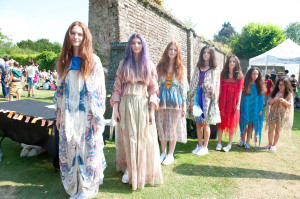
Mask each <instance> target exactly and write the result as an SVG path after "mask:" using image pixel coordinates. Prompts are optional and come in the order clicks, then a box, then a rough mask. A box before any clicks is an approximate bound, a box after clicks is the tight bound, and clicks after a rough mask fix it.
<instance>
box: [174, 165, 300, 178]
mask: <svg viewBox="0 0 300 199" xmlns="http://www.w3.org/2000/svg"><path fill="white" fill-rule="evenodd" d="M173 170H174V171H175V172H176V173H178V174H181V175H188V176H207V177H227V178H260V179H262V178H263V179H276V180H300V176H299V175H294V174H288V173H282V172H275V171H266V170H259V169H245V168H237V167H222V166H210V165H193V164H181V165H178V166H176V167H175V168H174V169H173Z"/></svg>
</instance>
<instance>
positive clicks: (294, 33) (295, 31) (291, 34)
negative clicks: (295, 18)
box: [285, 22, 300, 45]
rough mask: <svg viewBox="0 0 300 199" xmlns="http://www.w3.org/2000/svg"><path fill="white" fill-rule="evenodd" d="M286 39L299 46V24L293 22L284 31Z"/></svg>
mask: <svg viewBox="0 0 300 199" xmlns="http://www.w3.org/2000/svg"><path fill="white" fill-rule="evenodd" d="M285 34H286V35H287V37H288V38H290V39H291V40H293V41H294V42H296V43H298V44H299V45H300V22H293V23H290V24H289V25H288V27H287V28H286V30H285Z"/></svg>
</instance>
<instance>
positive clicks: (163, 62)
mask: <svg viewBox="0 0 300 199" xmlns="http://www.w3.org/2000/svg"><path fill="white" fill-rule="evenodd" d="M172 45H174V46H175V47H176V50H177V55H176V58H175V76H176V78H177V79H182V77H183V64H182V58H181V50H180V47H179V45H178V43H177V42H175V41H172V42H170V43H169V44H168V45H167V47H166V49H165V51H164V53H163V55H162V57H161V59H160V61H159V63H158V65H157V74H158V75H159V76H162V75H166V74H167V67H168V66H169V63H170V58H169V55H168V51H169V49H170V47H171V46H172Z"/></svg>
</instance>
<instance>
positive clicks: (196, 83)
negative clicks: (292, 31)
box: [1, 22, 298, 199]
mask: <svg viewBox="0 0 300 199" xmlns="http://www.w3.org/2000/svg"><path fill="white" fill-rule="evenodd" d="M16 65H17V64H16ZM16 67H17V66H16ZM57 69H58V72H57V73H56V71H54V72H53V73H52V76H53V78H54V77H57V76H58V87H57V90H56V92H55V94H54V104H55V105H56V127H57V129H58V131H59V160H60V161H59V164H60V173H61V179H62V183H63V186H64V188H65V190H66V192H67V193H68V194H69V195H70V196H71V197H70V198H79V199H81V198H92V197H94V196H95V195H97V193H98V188H99V185H101V184H102V183H103V178H104V170H105V168H106V166H107V165H106V160H105V157H104V153H103V148H104V141H103V137H102V133H103V131H104V126H105V120H104V117H103V114H104V112H105V101H106V89H105V78H104V72H103V67H102V64H101V61H100V59H99V57H98V56H96V55H95V54H93V48H92V36H91V33H90V31H89V29H88V27H87V26H86V25H85V24H83V23H81V22H74V23H72V24H71V25H70V26H69V28H68V30H67V32H66V34H65V39H64V43H63V47H62V52H61V54H60V56H59V59H58V62H57ZM26 74H27V75H26V77H27V82H29V84H28V87H30V88H31V87H32V85H31V84H34V78H35V74H37V68H36V67H35V66H33V63H32V64H30V65H29V66H28V67H27V69H26ZM40 75H41V76H40V78H43V79H44V80H46V79H48V77H49V81H51V72H49V71H48V73H47V72H46V70H43V72H41V73H40ZM49 75H50V76H49ZM2 76H3V70H2ZM2 76H1V78H2ZM14 78H16V79H17V78H18V77H17V76H14V77H13V78H12V80H13V79H14ZM291 78H293V79H291V80H289V78H288V77H286V76H285V77H278V78H277V79H276V82H275V83H273V82H274V81H272V80H270V78H269V77H268V76H266V78H264V77H263V76H262V73H261V71H260V69H259V68H256V67H254V68H251V69H249V70H248V71H247V73H246V74H245V76H244V75H243V73H242V69H241V66H240V61H239V59H238V57H237V56H236V55H230V56H229V57H228V58H227V60H226V62H225V64H224V67H223V69H222V70H220V68H219V66H218V64H217V62H216V55H215V50H214V48H213V47H212V46H209V45H207V46H204V47H203V48H202V49H201V51H200V53H199V58H198V63H197V65H196V67H195V68H194V71H193V75H192V78H191V81H190V84H189V83H188V81H187V71H186V68H185V67H184V66H183V61H182V56H181V50H180V46H179V44H178V43H177V42H175V41H172V42H170V43H169V44H168V45H167V46H166V48H165V50H164V52H163V54H162V57H161V60H160V61H159V63H158V65H157V66H155V65H154V64H153V62H152V61H151V57H150V54H149V50H148V47H147V42H146V41H145V39H144V38H143V36H142V35H141V34H133V35H131V37H130V38H129V40H128V43H127V46H126V50H125V56H124V58H123V59H122V61H121V62H120V63H119V67H118V69H117V71H116V76H115V84H114V87H113V91H112V95H111V98H110V105H111V107H112V108H113V109H114V111H113V114H114V115H113V118H114V119H115V121H116V122H117V123H118V128H117V129H118V130H117V132H116V137H117V139H116V169H117V171H121V172H123V176H122V182H123V183H129V184H131V187H132V189H133V190H136V189H138V188H144V186H145V185H146V184H150V185H160V184H163V176H162V169H161V164H163V165H170V164H172V162H173V161H174V151H175V148H176V143H177V142H183V143H186V142H187V132H186V118H190V119H193V120H194V122H195V123H196V130H197V137H198V143H197V145H196V148H195V149H194V150H193V151H192V153H194V154H196V155H198V156H204V155H207V154H208V153H209V151H208V145H209V137H210V125H214V124H218V143H217V146H216V150H219V151H220V150H223V151H225V152H228V151H230V149H231V147H232V140H233V136H234V134H235V133H236V132H237V130H238V126H239V129H240V133H239V136H240V141H239V143H238V144H237V145H238V146H239V147H244V148H245V149H250V140H251V139H252V138H253V137H254V142H255V144H256V143H257V142H258V145H260V143H261V132H262V128H263V125H264V122H263V121H265V126H266V129H267V131H268V141H269V142H268V145H267V146H265V147H264V148H265V149H267V150H270V151H276V150H277V148H276V146H277V143H278V140H279V137H280V136H279V135H280V134H281V133H282V129H284V131H285V132H288V131H291V128H292V125H293V113H294V103H293V100H294V96H295V95H296V94H295V92H296V91H295V90H294V91H293V87H292V85H293V82H296V80H295V77H294V76H293V75H292V77H291ZM45 82H46V81H45ZM291 82H292V84H291ZM294 84H295V85H296V90H297V87H298V83H297V82H296V83H294ZM2 85H3V84H2ZM15 87H17V86H15ZM4 92H5V91H4ZM33 95H34V92H33ZM28 96H30V94H29V95H28ZM264 97H265V100H264ZM264 104H265V106H264ZM264 116H265V117H264ZM253 130H254V132H255V135H254V136H252V132H253ZM223 134H226V135H228V136H229V142H228V143H227V146H226V147H222V135H223ZM203 139H204V142H203ZM159 141H160V145H161V152H160V147H159ZM168 142H169V150H167V148H168V147H167V145H168Z"/></svg>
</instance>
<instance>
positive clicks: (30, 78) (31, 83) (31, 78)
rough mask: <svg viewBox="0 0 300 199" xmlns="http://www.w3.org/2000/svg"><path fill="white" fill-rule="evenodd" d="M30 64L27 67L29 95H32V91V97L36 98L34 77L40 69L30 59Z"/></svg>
mask: <svg viewBox="0 0 300 199" xmlns="http://www.w3.org/2000/svg"><path fill="white" fill-rule="evenodd" d="M28 63H29V66H28V67H27V68H26V79H27V83H28V97H30V91H31V92H32V98H35V95H34V92H35V88H34V87H35V83H34V77H35V73H36V72H37V71H38V70H37V68H36V66H35V65H34V63H33V61H32V60H29V61H28Z"/></svg>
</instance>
